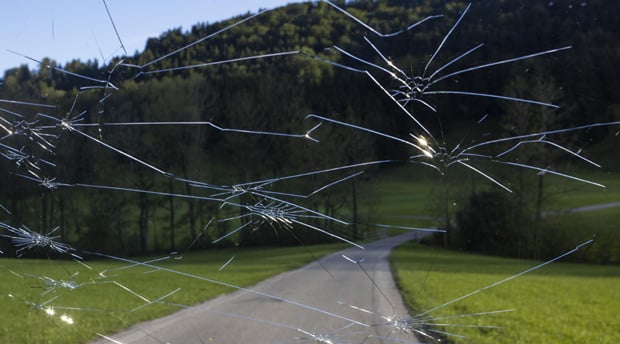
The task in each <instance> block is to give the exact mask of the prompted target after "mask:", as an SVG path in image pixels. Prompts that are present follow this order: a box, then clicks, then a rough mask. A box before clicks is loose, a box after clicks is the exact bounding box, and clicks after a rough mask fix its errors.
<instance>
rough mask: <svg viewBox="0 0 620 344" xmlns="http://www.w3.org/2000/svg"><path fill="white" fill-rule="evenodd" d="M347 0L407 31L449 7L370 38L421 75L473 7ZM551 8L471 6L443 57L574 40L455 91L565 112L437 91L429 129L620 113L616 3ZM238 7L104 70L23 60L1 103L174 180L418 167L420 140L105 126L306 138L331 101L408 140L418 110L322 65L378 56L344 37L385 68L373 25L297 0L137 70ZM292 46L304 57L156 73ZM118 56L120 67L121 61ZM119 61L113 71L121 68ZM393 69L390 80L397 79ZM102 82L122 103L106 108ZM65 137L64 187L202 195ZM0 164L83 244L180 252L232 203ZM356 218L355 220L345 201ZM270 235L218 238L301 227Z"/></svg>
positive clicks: (40, 221) (453, 83)
mask: <svg viewBox="0 0 620 344" xmlns="http://www.w3.org/2000/svg"><path fill="white" fill-rule="evenodd" d="M562 2H564V1H562ZM340 3H341V4H342V5H343V6H344V7H346V8H347V9H348V11H350V13H352V14H354V15H356V16H358V17H360V18H361V19H362V20H364V21H366V22H367V23H369V24H370V25H371V26H373V27H375V28H377V30H379V31H382V32H393V31H396V30H399V29H402V28H404V27H407V26H408V25H410V24H411V23H414V22H416V21H418V20H420V19H422V18H424V17H426V16H429V15H435V14H442V15H444V18H441V19H438V20H431V21H428V22H426V23H424V24H422V25H421V26H419V27H418V28H415V29H414V30H411V31H408V32H405V33H403V34H401V35H398V36H396V37H393V38H389V39H383V40H373V36H368V38H369V39H370V40H371V41H373V43H375V44H377V45H380V49H381V51H384V52H389V58H390V59H391V60H392V61H394V62H395V64H397V65H398V66H401V68H406V69H408V70H409V69H411V70H413V71H416V72H418V73H419V72H421V70H422V69H423V67H422V66H424V63H425V61H426V60H427V59H428V57H429V56H430V54H432V53H433V51H434V49H435V48H436V46H437V44H438V42H440V41H441V39H442V38H443V36H444V35H445V33H446V31H447V30H449V28H450V26H451V25H452V23H453V22H452V20H453V19H454V18H456V17H457V16H458V14H459V13H460V11H462V10H463V9H464V8H465V6H466V5H467V3H466V2H464V1H444V0H429V1H407V0H390V1H349V2H347V3H346V5H345V4H344V3H343V2H340ZM552 3H553V2H550V3H547V2H526V1H522V0H502V1H497V0H485V1H476V2H474V7H473V9H472V13H471V14H470V16H469V17H467V19H466V20H465V21H464V23H462V25H461V26H460V27H459V29H458V30H457V31H455V33H454V36H453V37H451V39H450V42H449V44H446V46H445V48H443V49H442V51H441V59H442V61H444V62H442V63H445V62H446V61H449V60H450V59H452V58H454V57H455V56H457V55H458V54H460V53H462V52H463V51H465V50H467V49H470V48H471V47H472V46H475V45H476V44H478V43H481V42H484V43H485V46H484V48H483V49H480V50H479V51H477V52H476V53H475V54H471V55H469V56H467V58H466V59H463V61H459V62H458V63H459V64H460V66H470V65H471V66H475V65H479V64H484V63H488V62H490V61H498V60H502V59H507V58H511V57H515V56H521V55H526V54H530V53H534V52H538V51H543V50H547V49H552V48H559V47H563V46H567V45H572V47H573V48H572V49H569V50H567V51H563V52H560V53H557V54H551V55H548V56H544V57H541V58H536V59H530V60H525V61H521V62H518V63H515V64H506V65H502V66H498V67H496V68H490V69H488V70H481V71H477V72H475V73H469V74H467V73H465V74H463V75H462V76H459V77H457V78H453V79H450V81H449V82H447V83H446V84H445V85H444V86H442V87H445V89H454V90H472V91H476V92H488V93H495V94H515V95H520V94H522V95H525V97H528V98H533V99H546V98H549V99H550V101H552V102H553V103H555V104H559V105H560V106H561V108H562V111H561V116H560V115H558V116H547V115H546V114H545V113H542V112H538V113H536V116H535V117H536V118H537V119H536V120H531V121H530V120H526V119H524V116H526V114H533V113H534V112H532V111H539V110H531V108H527V109H523V108H519V105H518V104H517V105H515V104H513V103H506V102H501V101H489V100H488V99H482V100H481V99H480V98H475V99H472V98H473V97H465V96H445V95H435V96H429V97H428V98H427V99H426V101H428V102H429V103H432V104H433V105H434V106H436V107H437V108H440V110H441V111H440V113H439V114H438V113H433V112H432V111H430V110H429V109H427V108H425V107H423V106H419V104H414V105H415V106H416V110H415V111H416V114H417V115H418V118H420V119H421V120H422V121H423V123H424V125H425V126H427V127H429V128H435V129H437V130H441V131H442V132H443V133H444V134H445V137H447V138H448V139H449V138H450V132H451V130H452V129H453V128H454V129H455V130H458V128H459V126H460V125H461V124H462V123H463V120H473V119H475V118H479V117H481V116H482V115H484V114H489V115H490V117H492V119H491V123H493V124H494V125H495V126H496V127H497V128H498V129H497V130H504V131H505V132H507V133H512V134H519V133H523V132H529V131H532V130H540V129H544V130H547V129H546V128H551V127H568V126H575V125H581V124H585V123H595V122H606V121H612V120H614V119H615V120H617V119H618V118H617V114H616V115H614V111H615V110H617V109H618V107H620V104H619V99H620V81H619V80H620V68H618V67H617V60H618V56H620V44H619V41H618V40H617V39H615V37H617V36H618V35H619V34H620V32H619V31H620V26H618V25H617V22H618V20H619V18H618V13H620V3H618V2H615V1H604V0H593V1H588V2H587V5H585V6H584V5H583V3H581V4H580V3H577V2H576V3H575V8H571V7H569V6H553V5H552ZM481 18H482V19H481ZM238 19H239V18H233V19H230V20H228V21H225V22H219V23H213V24H208V25H207V24H196V25H195V26H193V27H192V29H191V30H189V31H187V32H182V31H181V30H180V29H171V30H169V31H167V32H165V33H162V34H161V35H160V36H159V37H154V38H151V39H149V40H148V41H147V42H146V46H145V49H144V51H142V52H140V53H138V54H135V55H134V56H124V57H118V58H116V59H115V60H113V61H110V62H109V63H108V64H106V65H100V64H99V63H98V62H96V61H79V60H74V61H72V62H69V63H67V64H65V65H59V64H57V63H56V62H55V61H54V60H53V59H52V58H53V56H51V57H46V58H44V59H43V60H42V65H41V66H39V68H37V69H35V70H29V69H28V68H27V66H25V65H24V66H21V67H16V68H13V69H9V70H7V71H6V72H5V73H4V76H3V77H2V80H0V82H1V84H2V86H1V87H0V99H11V100H19V101H23V102H27V101H29V102H36V103H45V104H53V105H56V108H55V109H53V110H50V111H56V112H53V113H50V115H51V116H55V117H57V118H69V119H70V118H74V117H75V116H77V115H78V114H82V115H81V116H80V118H81V119H83V121H84V123H99V125H98V126H95V127H92V128H85V129H83V130H84V131H86V132H88V133H90V135H92V136H96V137H98V138H100V139H101V140H104V141H105V142H108V143H110V144H112V145H114V146H116V147H123V148H124V149H125V150H127V151H129V152H131V154H132V155H134V156H138V157H140V159H142V160H144V161H147V162H149V163H150V164H153V165H155V166H158V167H160V168H162V169H164V170H165V171H169V172H171V173H173V174H174V175H175V176H178V177H182V178H185V179H191V180H201V181H208V182H209V183H212V184H218V185H230V184H235V183H243V182H249V181H255V180H261V179H265V178H271V177H274V176H286V175H291V174H295V173H299V172H303V171H305V169H304V168H306V169H307V167H305V166H308V165H310V166H312V169H315V170H319V169H322V168H329V167H333V166H341V165H346V164H353V163H359V162H364V161H374V160H378V159H394V160H401V161H407V158H408V156H409V155H410V154H411V152H409V151H407V150H406V149H405V148H406V147H403V146H402V145H395V144H393V143H391V142H390V141H388V140H382V139H380V138H377V137H373V136H369V135H364V134H362V133H359V132H356V131H351V130H348V131H347V130H343V129H342V128H336V127H329V126H323V127H321V128H320V129H319V130H320V132H319V133H318V134H317V135H319V136H321V140H322V145H321V146H320V147H316V146H315V145H312V144H310V143H308V142H307V141H304V140H301V139H300V140H295V139H282V138H279V137H274V136H261V135H241V134H233V133H222V132H221V131H218V130H216V129H214V128H212V127H209V126H204V127H196V126H192V127H188V126H150V127H146V126H142V127H141V126H135V127H130V126H126V127H111V126H106V125H104V124H105V123H109V122H165V121H196V122H198V121H209V122H212V123H214V124H217V125H218V126H220V127H223V128H238V129H247V130H262V131H270V132H282V133H291V134H298V133H301V134H303V133H304V132H305V131H306V130H308V129H309V128H311V127H312V126H313V125H315V124H316V123H315V122H312V121H310V120H304V117H305V116H306V115H307V114H310V113H317V114H325V115H329V116H332V117H333V118H336V119H339V120H347V121H348V122H352V123H356V124H357V125H361V126H365V127H371V128H374V129H375V130H378V131H386V132H390V133H393V134H394V135H401V136H406V135H408V129H407V128H408V126H410V121H409V119H408V118H406V117H405V116H391V115H389V113H390V112H394V111H396V108H395V105H394V104H393V103H392V102H391V101H390V100H389V99H388V98H387V97H385V96H383V95H382V94H381V92H378V90H377V88H376V85H374V84H373V82H372V81H371V80H370V79H369V78H368V77H367V76H366V75H364V74H362V73H355V72H351V71H347V70H344V69H342V68H338V67H336V66H334V65H332V64H329V63H326V62H324V61H323V60H329V61H332V62H334V63H342V64H345V65H347V66H352V67H354V68H361V69H368V68H370V67H368V66H365V65H363V64H361V63H359V62H358V61H354V60H352V59H351V58H348V57H347V56H344V55H343V54H341V53H338V51H337V50H336V49H334V48H333V46H334V45H336V46H338V47H339V48H342V49H344V50H346V51H348V52H351V53H352V54H355V55H356V56H360V57H362V58H364V59H367V60H368V61H372V62H373V63H376V64H378V65H382V61H381V59H380V57H379V56H377V54H376V53H375V52H374V51H373V49H371V48H370V47H369V45H368V44H366V42H365V41H364V40H363V37H364V36H365V35H368V33H367V32H366V31H365V30H364V28H363V27H361V26H360V25H358V24H357V23H355V22H354V21H352V20H351V19H350V18H346V17H345V16H343V15H341V14H339V13H338V12H337V11H335V10H334V9H333V8H332V7H330V6H327V5H326V4H324V3H320V2H319V3H295V4H290V5H287V6H285V7H282V8H279V9H277V10H275V11H272V12H269V13H266V14H264V15H261V16H258V17H256V18H254V19H252V20H251V21H248V22H247V23H245V24H243V25H240V26H238V27H235V28H234V29H231V30H228V31H226V32H224V33H223V34H220V35H216V36H214V37H213V38H211V39H209V40H206V41H205V42H203V43H200V44H197V45H195V46H193V47H191V48H189V49H186V50H184V51H182V52H181V53H179V54H175V55H172V56H170V57H168V58H165V59H162V60H161V61H159V62H157V63H153V64H150V65H148V66H146V67H144V68H142V69H141V70H140V72H142V74H140V75H138V77H135V78H134V77H133V76H134V75H136V74H138V70H136V68H135V67H133V66H131V65H143V64H145V63H146V62H149V61H153V60H154V59H155V58H157V57H160V56H164V55H166V54H167V53H169V52H171V51H174V50H175V49H177V48H179V47H181V46H185V45H187V44H189V43H191V42H194V41H196V40H198V39H200V38H202V37H205V36H207V35H209V34H210V33H213V32H215V31H217V30H219V29H222V28H224V27H225V26H226V25H229V24H231V23H233V22H235V21H236V20H238ZM288 51H299V52H300V53H295V54H287V55H282V56H275V57H268V58H261V59H253V60H251V61H242V62H236V63H226V64H219V65H210V66H206V67H197V68H187V69H177V70H172V71H163V72H157V71H162V70H167V69H175V68H177V67H183V66H192V65H200V64H205V63H209V62H215V61H221V60H227V59H233V58H239V57H250V56H255V55H261V54H272V53H279V52H288ZM121 60H123V61H124V64H123V65H118V66H117V64H118V63H119V61H121ZM440 64H441V63H439V62H438V65H440ZM54 67H55V68H54ZM112 68H115V71H114V73H112V74H111V73H110V70H112ZM63 70H66V71H70V72H71V73H76V74H80V75H83V76H87V77H92V78H95V79H106V78H108V76H109V75H110V76H112V79H111V80H110V81H111V82H112V83H114V85H116V87H117V88H118V89H119V90H120V91H115V90H111V89H105V90H101V89H94V90H89V91H83V90H82V91H81V90H80V87H82V86H85V85H88V84H89V83H88V81H86V80H84V79H80V78H76V77H74V76H72V75H70V74H68V73H64V72H63ZM149 72H155V73H152V74H149ZM383 81H385V83H388V82H389V80H388V79H387V76H386V79H385V80H382V82H383ZM105 92H107V94H109V97H107V98H106V100H105V102H101V101H100V99H101V98H102V94H104V93H105ZM76 97H78V98H77V99H78V100H79V101H78V102H76ZM74 102H75V103H76V104H79V109H77V108H76V109H74V107H73V104H74ZM1 107H2V109H1V111H4V112H6V111H12V112H18V113H20V114H22V115H24V116H25V117H27V118H29V119H30V120H33V119H34V118H35V116H36V113H37V112H45V111H47V110H48V109H45V110H41V109H35V110H33V109H29V108H25V107H23V106H20V105H19V104H17V105H16V104H8V103H7V104H1ZM69 109H73V110H69ZM616 112H617V111H616ZM545 116H547V117H545ZM614 116H616V117H615V118H614ZM541 118H542V119H541ZM545 118H553V120H551V119H549V120H544V119H545ZM589 135H590V136H589V137H591V138H594V139H593V140H592V142H590V143H591V144H595V143H596V142H595V141H597V140H602V139H604V138H605V136H606V135H608V132H607V129H605V128H599V129H597V130H596V133H595V134H593V133H592V132H590V133H589ZM12 144H14V143H12ZM56 147H57V149H56V150H55V154H54V156H53V157H51V156H50V157H49V159H50V161H52V160H53V162H54V164H55V166H54V167H52V166H46V167H45V169H47V170H46V171H45V172H46V173H48V174H47V175H46V176H49V177H50V178H51V177H53V178H56V180H57V181H58V182H62V183H67V184H75V183H83V184H93V185H95V184H96V185H115V186H120V187H124V188H131V189H140V190H153V191H161V192H170V193H184V194H187V195H194V194H196V195H200V194H201V190H200V188H196V187H191V186H189V185H183V184H182V183H176V182H175V183H172V182H171V181H170V180H169V179H168V178H166V176H165V175H158V174H154V173H152V171H149V170H148V169H145V168H144V166H140V165H138V164H136V163H135V162H134V161H131V160H130V159H126V158H124V157H122V156H119V155H118V154H114V153H113V152H110V151H109V150H106V149H104V148H103V147H101V146H97V145H93V144H92V142H90V141H88V140H87V139H86V138H84V137H82V136H80V135H79V134H76V133H72V132H63V133H62V135H61V136H60V137H59V138H58V140H57V144H56ZM32 149H37V148H36V147H35V148H32ZM283 161H285V162H286V163H282V162H283ZM308 162H310V164H308ZM0 169H2V170H3V171H11V174H9V175H5V177H3V178H2V179H0V189H1V190H2V192H1V193H0V204H3V205H6V206H7V207H8V208H10V209H11V216H10V221H9V222H10V223H13V224H15V225H18V224H23V223H30V225H31V226H32V227H33V228H37V229H39V230H40V231H44V232H45V231H47V230H49V229H51V228H53V227H55V226H59V227H60V230H59V232H58V233H57V234H58V235H60V236H61V237H62V240H63V241H66V242H68V243H71V244H76V245H79V246H80V247H83V248H95V247H96V248H97V249H99V250H101V251H113V252H114V253H116V254H146V253H151V252H156V251H166V250H167V251H174V250H176V249H179V248H180V247H185V246H187V245H188V244H189V243H190V242H194V241H195V239H197V236H198V233H200V231H201V230H202V228H204V227H205V226H206V225H207V223H208V222H209V219H210V218H211V216H214V215H217V214H222V213H224V214H227V213H226V211H228V210H227V209H226V208H224V209H222V208H221V207H220V206H219V204H211V203H208V202H201V201H198V200H195V199H191V198H172V197H166V196H153V195H148V194H145V193H138V194H136V193H123V192H105V191H101V190H93V189H88V188H79V187H65V188H63V187H60V188H57V189H53V188H44V187H41V186H39V185H37V184H36V183H32V182H29V181H27V180H25V179H24V178H22V177H20V176H18V175H19V174H23V173H24V171H22V170H20V168H19V167H17V168H16V167H15V164H14V162H12V161H8V160H0ZM16 174H18V175H16ZM333 178H334V177H333V176H316V177H314V178H313V180H312V184H313V185H323V184H326V183H329V182H330V181H331V180H333ZM292 183H295V182H292ZM298 184H299V185H295V187H296V188H297V189H302V190H303V189H304V188H307V189H308V190H307V191H310V190H312V187H311V186H307V185H302V183H298ZM355 197H356V196H355V185H353V188H352V187H351V183H345V184H343V185H339V186H338V187H335V188H333V189H330V190H327V191H325V192H322V193H320V194H319V195H317V196H316V197H313V199H312V201H311V202H310V203H311V204H310V205H309V207H312V208H313V209H317V210H320V211H322V212H326V213H328V214H330V215H337V214H338V212H339V211H340V210H341V208H342V207H343V204H345V203H346V204H350V203H351V202H353V201H354V199H353V198H355ZM538 212H540V209H538ZM229 213H230V211H229ZM345 214H346V215H347V216H350V215H351V214H348V213H347V212H346V211H345ZM33 219H35V220H33ZM32 221H34V223H33V222H32ZM321 225H325V226H328V227H329V229H330V230H332V231H336V232H337V231H338V228H332V226H336V225H335V224H321ZM230 226H231V225H230V224H229V223H218V224H216V225H213V226H211V229H210V231H211V232H207V234H206V235H205V237H204V238H202V240H201V242H202V243H209V242H210V240H209V239H214V238H216V237H219V236H220V235H221V234H222V233H224V232H225V231H227V230H230V229H231V228H230ZM261 233H262V234H261V235H256V233H251V232H241V234H240V237H239V238H236V239H234V240H233V239H231V240H230V241H224V242H222V243H221V244H222V245H226V244H233V243H235V244H242V245H257V244H266V243H270V244H273V243H274V240H273V239H274V237H277V240H279V241H280V242H281V243H284V244H290V243H294V242H295V239H294V238H287V237H281V236H279V234H277V233H275V232H274V231H272V230H270V229H267V230H264V231H262V232H261ZM358 234H359V233H358ZM359 235H361V234H359ZM324 239H325V237H324V236H321V235H318V234H317V235H316V237H315V238H312V237H309V236H304V240H306V241H313V240H315V241H319V240H324ZM233 241H236V242H233ZM129 243H139V244H138V246H135V245H130V244H129ZM2 249H4V250H6V249H8V247H3V248H2Z"/></svg>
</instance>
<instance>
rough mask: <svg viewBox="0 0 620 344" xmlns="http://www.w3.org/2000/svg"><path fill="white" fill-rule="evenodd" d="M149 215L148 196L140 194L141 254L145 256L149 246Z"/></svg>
mask: <svg viewBox="0 0 620 344" xmlns="http://www.w3.org/2000/svg"><path fill="white" fill-rule="evenodd" d="M148 214H149V202H148V198H147V194H146V193H143V192H141V193H140V217H139V223H138V226H139V230H140V254H141V255H145V254H146V252H147V244H148V238H147V235H148Z"/></svg>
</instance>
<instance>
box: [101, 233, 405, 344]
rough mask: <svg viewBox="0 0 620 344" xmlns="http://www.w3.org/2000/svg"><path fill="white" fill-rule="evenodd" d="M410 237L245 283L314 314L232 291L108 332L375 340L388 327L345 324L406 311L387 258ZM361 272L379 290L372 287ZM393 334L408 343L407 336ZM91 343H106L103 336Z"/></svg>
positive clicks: (130, 337) (212, 339) (175, 341)
mask: <svg viewBox="0 0 620 344" xmlns="http://www.w3.org/2000/svg"><path fill="white" fill-rule="evenodd" d="M415 236H416V233H407V234H404V235H400V236H397V237H391V238H387V239H383V240H379V241H376V242H373V243H370V244H367V245H365V250H361V249H359V248H349V249H346V250H343V251H340V252H337V253H335V254H332V255H329V256H327V257H324V258H322V259H321V260H320V262H321V264H322V265H323V267H322V266H321V265H320V264H318V263H317V262H314V263H311V264H308V265H306V266H304V267H302V268H300V269H297V270H294V271H290V272H286V273H283V274H280V275H278V276H275V277H273V278H270V279H268V280H266V281H263V282H261V283H260V284H258V285H256V286H254V287H252V288H251V289H252V290H255V291H258V292H261V293H266V294H270V295H275V296H277V297H279V298H284V299H287V300H291V301H295V302H299V303H301V304H304V305H306V306H308V307H315V308H317V309H320V310H322V312H319V311H314V310H311V309H308V308H307V307H302V306H298V305H293V304H291V303H289V302H287V301H282V300H276V299H270V298H268V297H264V296H260V295H257V294H253V293H249V292H247V291H238V292H235V293H232V294H228V295H224V296H221V297H218V298H216V299H214V300H211V301H209V302H206V303H204V304H202V305H199V306H196V307H192V308H189V309H186V310H183V311H180V312H177V313H175V314H172V315H170V316H167V317H164V318H160V319H157V320H153V321H150V322H146V323H141V324H139V325H136V326H134V327H133V328H131V329H129V330H127V331H125V332H122V333H120V334H116V335H112V336H110V337H111V338H113V339H114V340H116V341H118V342H121V343H125V344H129V343H140V344H150V343H153V344H161V343H171V344H181V343H218V344H226V343H230V344H240V343H304V342H312V340H311V339H312V335H315V336H316V335H324V336H329V341H328V340H327V339H326V340H324V341H323V343H333V344H336V343H362V342H364V343H365V344H371V343H381V337H382V336H393V334H391V333H392V332H393V331H392V330H393V329H391V328H389V327H387V326H369V327H367V326H364V325H360V324H352V322H351V321H350V320H355V321H358V322H360V323H362V324H365V325H377V324H382V325H383V324H385V323H386V320H384V319H382V318H381V317H380V316H379V315H394V314H398V315H406V310H405V307H404V305H403V302H402V298H401V297H400V294H399V293H398V290H397V288H396V286H395V284H394V281H393V279H392V274H391V271H390V266H389V263H388V260H387V257H388V256H389V253H390V251H391V249H392V248H393V247H395V246H397V245H399V244H400V243H403V242H405V241H408V240H411V239H414V238H415ZM343 254H345V255H346V256H347V257H349V258H351V259H353V260H358V261H359V260H360V259H364V261H363V263H361V264H360V265H361V267H363V270H362V268H360V265H358V264H355V263H352V262H350V261H348V260H346V259H345V258H343V256H342V255H343ZM326 270H327V271H326ZM364 270H365V271H366V272H364ZM328 271H329V272H328ZM366 273H368V275H370V276H371V277H372V280H374V281H375V282H376V284H377V285H378V287H379V288H377V287H376V286H374V285H373V282H372V281H371V280H370V279H369V277H368V276H367V275H366ZM379 289H380V291H379ZM381 293H383V294H384V295H385V297H384V296H383V295H382V294H381ZM386 297H387V299H388V300H389V302H388V301H387V300H386ZM339 302H343V303H346V304H349V305H355V306H357V307H360V308H364V309H367V310H373V312H376V314H368V313H365V312H363V311H361V310H356V309H354V308H352V307H350V306H346V305H343V304H341V303H339ZM323 312H329V313H332V314H333V315H329V314H325V313H323ZM345 318H346V319H350V320H346V319H345ZM300 330H301V331H300ZM302 331H305V332H306V333H304V332H302ZM369 335H371V337H370V338H368V336H369ZM367 338H368V339H367ZM399 338H400V340H401V341H402V340H403V339H406V341H405V342H412V343H416V341H415V339H414V338H411V337H410V336H409V337H399ZM304 339H305V340H304ZM314 339H318V338H314ZM364 340H366V341H364ZM315 342H321V341H315ZM391 342H393V341H391ZM97 343H102V344H103V343H106V344H109V343H110V341H108V340H102V341H99V342H97Z"/></svg>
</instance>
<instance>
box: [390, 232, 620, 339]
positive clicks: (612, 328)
mask: <svg viewBox="0 0 620 344" xmlns="http://www.w3.org/2000/svg"><path fill="white" fill-rule="evenodd" d="M595 245H596V244H595ZM391 259H392V264H393V267H394V270H395V271H396V278H397V282H398V284H399V286H400V287H401V289H402V291H403V296H404V298H405V300H406V303H407V305H408V307H409V308H410V309H412V311H411V313H412V314H415V313H419V312H422V311H424V310H427V309H430V308H432V307H435V306H437V305H440V304H443V303H445V302H447V301H450V300H452V299H454V298H457V297H459V296H462V295H464V294H467V293H469V292H471V291H473V290H477V289H479V288H482V287H485V286H487V285H489V284H491V283H494V282H496V281H499V280H502V279H504V278H506V277H508V276H510V275H512V274H515V273H518V272H520V271H523V270H525V269H527V268H529V267H531V266H534V265H536V264H537V262H534V261H526V260H517V259H505V258H496V257H487V256H481V255H473V254H464V253H458V252H452V251H447V250H442V249H436V248H429V247H424V246H420V245H416V244H407V245H403V246H402V247H399V248H398V249H396V250H395V251H394V253H393V255H392V258H391ZM618 286H620V266H600V265H587V264H572V263H556V264H552V265H549V266H546V267H544V268H542V269H541V270H538V271H536V272H533V273H531V274H528V275H525V276H522V277H519V278H517V279H515V280H512V281H509V282H507V283H505V284H502V285H499V286H497V287H494V288H491V289H488V290H485V291H483V292H481V293H479V294H476V295H474V296H472V297H469V298H467V299H465V300H463V301H460V302H457V303H454V304H452V305H450V306H447V307H445V308H443V309H441V310H438V311H436V312H433V314H432V315H434V316H445V315H456V314H467V313H478V312H486V311H493V310H504V309H514V310H513V311H511V312H507V313H501V314H496V315H492V316H479V317H469V318H463V319H459V320H458V321H455V322H458V323H461V324H475V325H491V326H499V327H501V329H482V328H473V329H471V328H469V329H467V328H458V327H451V328H444V329H445V330H447V331H449V332H453V333H456V334H458V335H462V336H466V338H459V337H451V338H450V339H451V340H452V341H453V342H454V343H494V344H497V343H511V344H514V343H558V344H559V343H610V344H615V343H618V342H619V341H620V332H618V324H620V314H619V313H618V309H620V288H618Z"/></svg>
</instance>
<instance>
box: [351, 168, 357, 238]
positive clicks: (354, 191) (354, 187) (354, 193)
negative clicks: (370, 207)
mask: <svg viewBox="0 0 620 344" xmlns="http://www.w3.org/2000/svg"><path fill="white" fill-rule="evenodd" d="M351 196H352V197H353V239H355V240H357V239H359V232H358V228H357V183H356V182H355V178H353V179H351Z"/></svg>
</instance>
